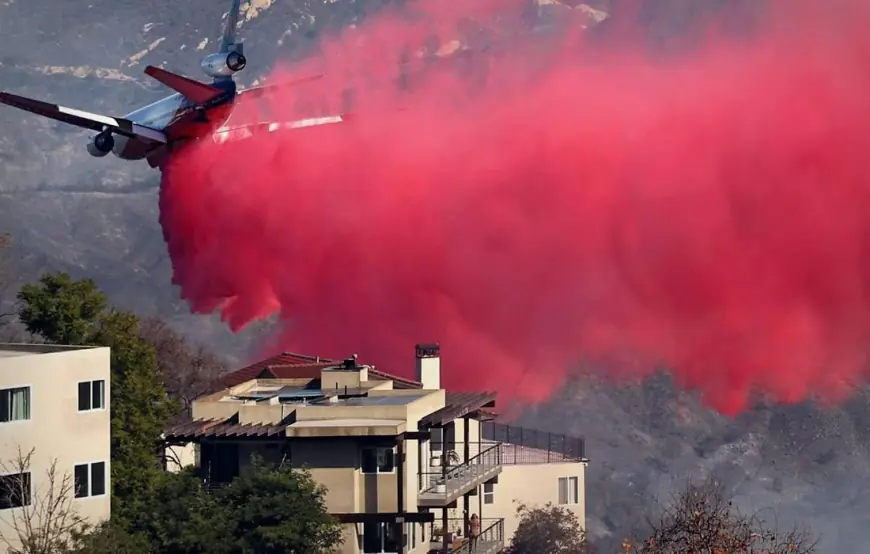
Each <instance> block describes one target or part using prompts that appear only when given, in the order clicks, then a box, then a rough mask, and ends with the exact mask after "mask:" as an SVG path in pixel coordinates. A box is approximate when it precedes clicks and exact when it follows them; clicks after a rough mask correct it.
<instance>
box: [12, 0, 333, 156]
mask: <svg viewBox="0 0 870 554" xmlns="http://www.w3.org/2000/svg"><path fill="white" fill-rule="evenodd" d="M240 7H241V0H233V4H232V7H231V8H230V11H229V13H228V14H227V21H226V26H225V28H224V32H223V37H222V39H221V45H220V50H218V52H215V53H213V54H209V55H207V56H205V58H203V59H202V62H201V64H200V67H201V68H202V70H203V71H204V72H205V74H206V75H208V76H210V77H212V78H213V81H212V83H211V84H209V83H203V82H200V81H196V80H194V79H190V78H188V77H184V76H182V75H178V74H176V73H172V72H170V71H166V70H165V69H161V68H159V67H154V66H151V65H149V66H147V67H146V68H145V74H146V75H148V76H150V77H152V78H153V79H156V80H157V81H159V82H160V83H163V84H164V85H166V86H167V87H169V88H171V89H173V90H175V91H176V93H175V94H172V95H170V96H167V97H166V98H163V99H161V100H158V101H157V102H154V103H153V104H149V105H147V106H144V107H142V108H139V109H137V110H135V111H133V112H130V113H128V114H127V115H126V116H124V117H123V118H115V117H108V116H104V115H100V114H94V113H89V112H85V111H82V110H77V109H73V108H68V107H65V106H60V105H57V104H50V103H48V102H42V101H39V100H34V99H31V98H26V97H23V96H18V95H15V94H11V93H8V92H4V91H0V103H3V104H7V105H9V106H13V107H15V108H18V109H21V110H25V111H28V112H31V113H34V114H37V115H41V116H43V117H48V118H51V119H55V120H57V121H61V122H64V123H68V124H70V125H75V126H78V127H82V128H85V129H90V130H92V131H95V132H96V133H97V134H96V135H93V136H92V137H91V139H90V141H89V142H88V144H87V151H88V153H89V154H90V155H91V156H95V157H97V158H102V157H104V156H106V155H108V154H109V153H110V152H111V153H112V154H114V155H115V156H117V157H118V158H121V159H123V160H141V159H143V158H144V159H146V160H147V161H148V164H149V165H150V166H151V167H152V168H160V169H162V168H163V166H164V164H165V162H166V160H167V159H168V154H169V153H170V152H171V151H172V150H173V149H174V148H175V147H177V146H180V145H181V144H183V143H185V142H187V141H189V140H197V139H201V138H205V137H208V136H214V135H215V133H218V135H219V138H222V140H218V142H222V141H223V140H226V139H227V138H228V137H229V136H230V134H227V132H226V131H227V129H226V127H225V124H226V122H227V120H228V119H229V117H230V115H231V114H232V111H233V110H232V109H233V105H234V104H235V102H236V101H237V99H238V98H240V97H242V96H245V97H247V98H251V97H256V96H262V95H264V94H267V93H268V92H270V91H272V90H273V89H274V88H275V87H277V86H287V85H295V84H299V83H301V82H306V81H310V80H314V79H318V78H320V77H322V76H323V75H313V76H311V77H306V78H302V79H298V80H295V81H292V82H289V83H283V84H282V85H268V86H260V87H254V88H251V89H247V90H244V91H238V90H237V86H236V82H235V80H234V79H233V75H235V74H236V73H238V72H239V71H241V70H243V69H244V68H245V66H246V65H247V59H246V58H245V54H244V48H243V44H242V43H241V42H236V38H235V34H236V26H237V24H238V21H239V11H240ZM341 121H342V118H341V116H334V117H325V118H314V119H311V120H302V121H298V122H291V123H289V124H283V125H279V124H275V123H271V124H258V125H261V126H266V127H267V130H269V131H273V130H275V129H276V128H278V127H280V128H297V127H304V126H308V125H320V124H324V123H338V122H341ZM237 131H239V129H235V130H234V132H237ZM242 131H245V132H246V135H247V136H249V135H250V131H249V130H246V129H242Z"/></svg>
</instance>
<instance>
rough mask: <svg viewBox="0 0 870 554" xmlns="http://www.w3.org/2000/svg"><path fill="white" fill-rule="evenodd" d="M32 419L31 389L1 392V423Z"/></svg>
mask: <svg viewBox="0 0 870 554" xmlns="http://www.w3.org/2000/svg"><path fill="white" fill-rule="evenodd" d="M28 419H30V387H16V388H14V389H2V390H0V423H6V422H8V421H26V420H28Z"/></svg>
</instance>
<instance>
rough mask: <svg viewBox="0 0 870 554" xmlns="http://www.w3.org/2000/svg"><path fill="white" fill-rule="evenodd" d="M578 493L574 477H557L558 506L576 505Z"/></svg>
mask: <svg viewBox="0 0 870 554" xmlns="http://www.w3.org/2000/svg"><path fill="white" fill-rule="evenodd" d="M579 492H580V491H579V490H578V483H577V478H576V477H559V504H577V498H578V497H579Z"/></svg>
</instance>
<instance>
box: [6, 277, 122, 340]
mask: <svg viewBox="0 0 870 554" xmlns="http://www.w3.org/2000/svg"><path fill="white" fill-rule="evenodd" d="M18 301H19V302H21V305H20V307H19V310H18V317H19V319H21V322H22V323H24V327H25V329H27V331H28V332H29V333H31V334H33V335H39V336H41V337H42V338H44V339H45V340H46V341H48V342H52V343H55V344H71V345H81V344H87V343H88V342H89V340H90V339H91V338H92V337H93V334H94V331H95V330H96V327H97V324H98V323H99V321H100V319H101V318H102V316H103V314H104V312H105V310H106V297H105V296H104V295H103V293H102V292H100V290H99V289H98V288H97V284H96V283H94V282H93V281H92V280H90V279H83V280H80V281H76V280H73V278H72V277H70V276H69V275H68V274H66V273H46V274H44V275H43V276H42V278H41V279H40V280H39V283H34V284H29V285H24V286H23V287H21V291H20V292H19V293H18Z"/></svg>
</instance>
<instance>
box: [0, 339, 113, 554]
mask: <svg viewBox="0 0 870 554" xmlns="http://www.w3.org/2000/svg"><path fill="white" fill-rule="evenodd" d="M9 348H10V349H9V350H6V347H4V346H3V345H0V389H7V388H13V387H21V386H29V387H30V419H29V420H27V421H14V422H8V423H0V462H2V463H3V464H4V465H6V466H7V468H6V469H4V470H2V473H9V472H11V470H12V468H10V467H9V465H10V464H12V463H14V460H15V459H16V457H17V454H18V451H19V448H20V449H21V451H22V452H23V453H24V454H26V453H27V452H29V451H30V450H31V449H33V457H32V458H31V465H30V471H31V481H32V484H33V488H34V491H36V493H35V494H36V495H37V498H41V497H43V495H44V491H45V489H46V487H47V486H48V485H47V474H48V472H49V468H50V466H51V463H52V462H53V461H55V462H56V479H58V480H61V479H62V478H63V476H68V478H69V479H70V481H69V482H68V483H69V485H68V489H67V492H68V494H69V495H70V498H71V506H72V508H73V509H75V510H76V511H78V513H79V514H80V515H81V516H83V517H85V518H87V519H89V520H90V521H92V522H98V521H102V520H105V519H108V517H109V515H110V498H111V495H110V491H111V488H110V487H111V479H110V475H111V462H110V459H109V448H110V425H109V424H110V418H109V409H110V400H109V399H110V396H111V395H110V393H111V385H110V370H109V349H108V348H87V349H72V348H70V349H58V348H54V350H60V351H55V352H51V351H49V352H48V353H38V354H29V355H15V352H14V350H15V348H16V347H9ZM100 379H101V380H104V381H105V407H104V408H103V409H100V410H94V411H88V412H79V411H78V383H79V382H80V381H93V380H100ZM86 462H105V463H106V466H105V467H106V494H104V495H101V496H94V497H89V498H81V499H73V498H72V495H73V491H72V479H73V468H74V466H75V465H77V464H82V463H86ZM59 488H60V487H59V486H58V487H56V489H59ZM58 492H59V491H58ZM24 513H25V511H24V510H23V509H14V510H4V511H3V513H0V532H2V533H3V534H4V536H6V537H9V536H10V533H12V530H11V529H10V521H11V520H12V518H14V517H21V516H22V515H23V514H24ZM4 548H5V546H0V551H3V549H4Z"/></svg>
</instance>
